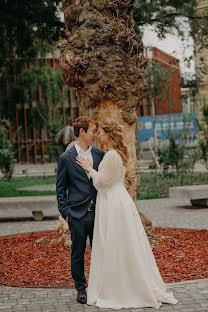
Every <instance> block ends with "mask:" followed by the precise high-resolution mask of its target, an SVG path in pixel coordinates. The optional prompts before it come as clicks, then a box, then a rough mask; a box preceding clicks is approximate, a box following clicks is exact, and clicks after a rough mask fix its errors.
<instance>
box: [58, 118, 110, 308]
mask: <svg viewBox="0 0 208 312" xmlns="http://www.w3.org/2000/svg"><path fill="white" fill-rule="evenodd" d="M96 133H97V125H96V122H95V121H94V120H93V119H91V118H90V117H86V116H80V117H79V118H77V119H75V120H74V135H75V136H76V137H77V138H78V139H77V141H76V143H75V144H74V146H73V147H71V148H70V149H69V150H68V151H67V152H65V153H63V154H62V155H60V157H59V161H58V171H57V180H56V193H57V201H58V209H59V211H60V213H61V215H62V217H63V218H64V219H66V221H68V224H69V229H70V231H71V240H72V246H71V272H72V278H73V280H74V282H75V288H76V290H77V291H78V293H77V302H79V303H82V304H83V303H86V302H87V294H86V291H85V287H86V278H85V275H84V253H85V248H86V240H87V236H88V235H89V239H90V246H91V247H92V238H93V227H94V218H95V204H96V195H97V191H96V189H95V188H94V186H93V183H92V179H90V177H89V175H88V173H87V172H85V171H84V169H82V167H81V166H79V165H78V164H77V163H76V157H77V155H81V156H83V157H85V158H88V159H90V161H91V162H92V166H93V168H94V169H95V170H98V165H99V163H100V162H101V160H102V158H103V156H104V152H103V151H101V150H99V149H97V148H95V147H92V146H91V145H92V144H93V143H94V141H95V138H96Z"/></svg>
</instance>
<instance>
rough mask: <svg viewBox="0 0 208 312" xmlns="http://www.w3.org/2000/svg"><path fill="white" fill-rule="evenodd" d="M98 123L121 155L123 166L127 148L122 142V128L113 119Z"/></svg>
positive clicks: (125, 162)
mask: <svg viewBox="0 0 208 312" xmlns="http://www.w3.org/2000/svg"><path fill="white" fill-rule="evenodd" d="M98 125H99V126H100V127H101V128H102V129H103V130H104V131H105V133H107V134H108V137H109V139H110V140H111V143H112V145H113V148H114V149H115V150H116V151H117V153H118V154H119V155H120V156H121V159H122V161H123V164H124V166H125V167H126V166H127V161H128V152H127V148H126V146H125V145H124V143H123V129H122V126H121V125H119V124H118V123H117V122H116V121H114V120H103V121H101V122H99V123H98Z"/></svg>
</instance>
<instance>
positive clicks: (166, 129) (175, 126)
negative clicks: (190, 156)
mask: <svg viewBox="0 0 208 312" xmlns="http://www.w3.org/2000/svg"><path fill="white" fill-rule="evenodd" d="M196 119H197V113H186V114H169V115H157V116H156V129H157V139H158V142H160V141H166V140H168V138H169V133H170V131H171V133H173V134H175V135H178V134H180V133H181V132H182V131H183V130H184V128H185V129H186V130H188V131H187V132H188V140H187V141H188V142H187V145H188V146H190V147H194V146H197V145H198V141H199V139H198V127H197V124H196ZM136 136H137V138H138V140H139V142H145V141H148V140H151V141H152V140H153V138H154V128H153V117H152V116H145V117H138V118H137V122H136Z"/></svg>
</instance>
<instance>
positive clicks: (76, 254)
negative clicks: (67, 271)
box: [68, 211, 95, 290]
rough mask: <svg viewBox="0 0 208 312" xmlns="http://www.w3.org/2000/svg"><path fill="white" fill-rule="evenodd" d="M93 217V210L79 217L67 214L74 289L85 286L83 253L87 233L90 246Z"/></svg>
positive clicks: (80, 288)
mask: <svg viewBox="0 0 208 312" xmlns="http://www.w3.org/2000/svg"><path fill="white" fill-rule="evenodd" d="M94 219H95V212H94V211H87V213H86V214H85V215H84V217H82V218H81V219H76V218H73V217H71V216H68V224H69V229H70V232H71V240H72V245H71V272H72V278H73V280H74V283H75V288H76V290H82V289H85V287H86V278H85V275H84V253H85V249H86V241H87V237H88V235H89V239H90V246H91V248H92V239H93V228H94Z"/></svg>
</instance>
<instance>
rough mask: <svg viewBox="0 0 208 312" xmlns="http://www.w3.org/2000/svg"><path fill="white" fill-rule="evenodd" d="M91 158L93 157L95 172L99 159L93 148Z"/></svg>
mask: <svg viewBox="0 0 208 312" xmlns="http://www.w3.org/2000/svg"><path fill="white" fill-rule="evenodd" d="M92 157H93V169H95V170H97V168H98V165H99V163H100V158H99V157H98V155H97V153H96V151H95V149H94V148H92Z"/></svg>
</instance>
